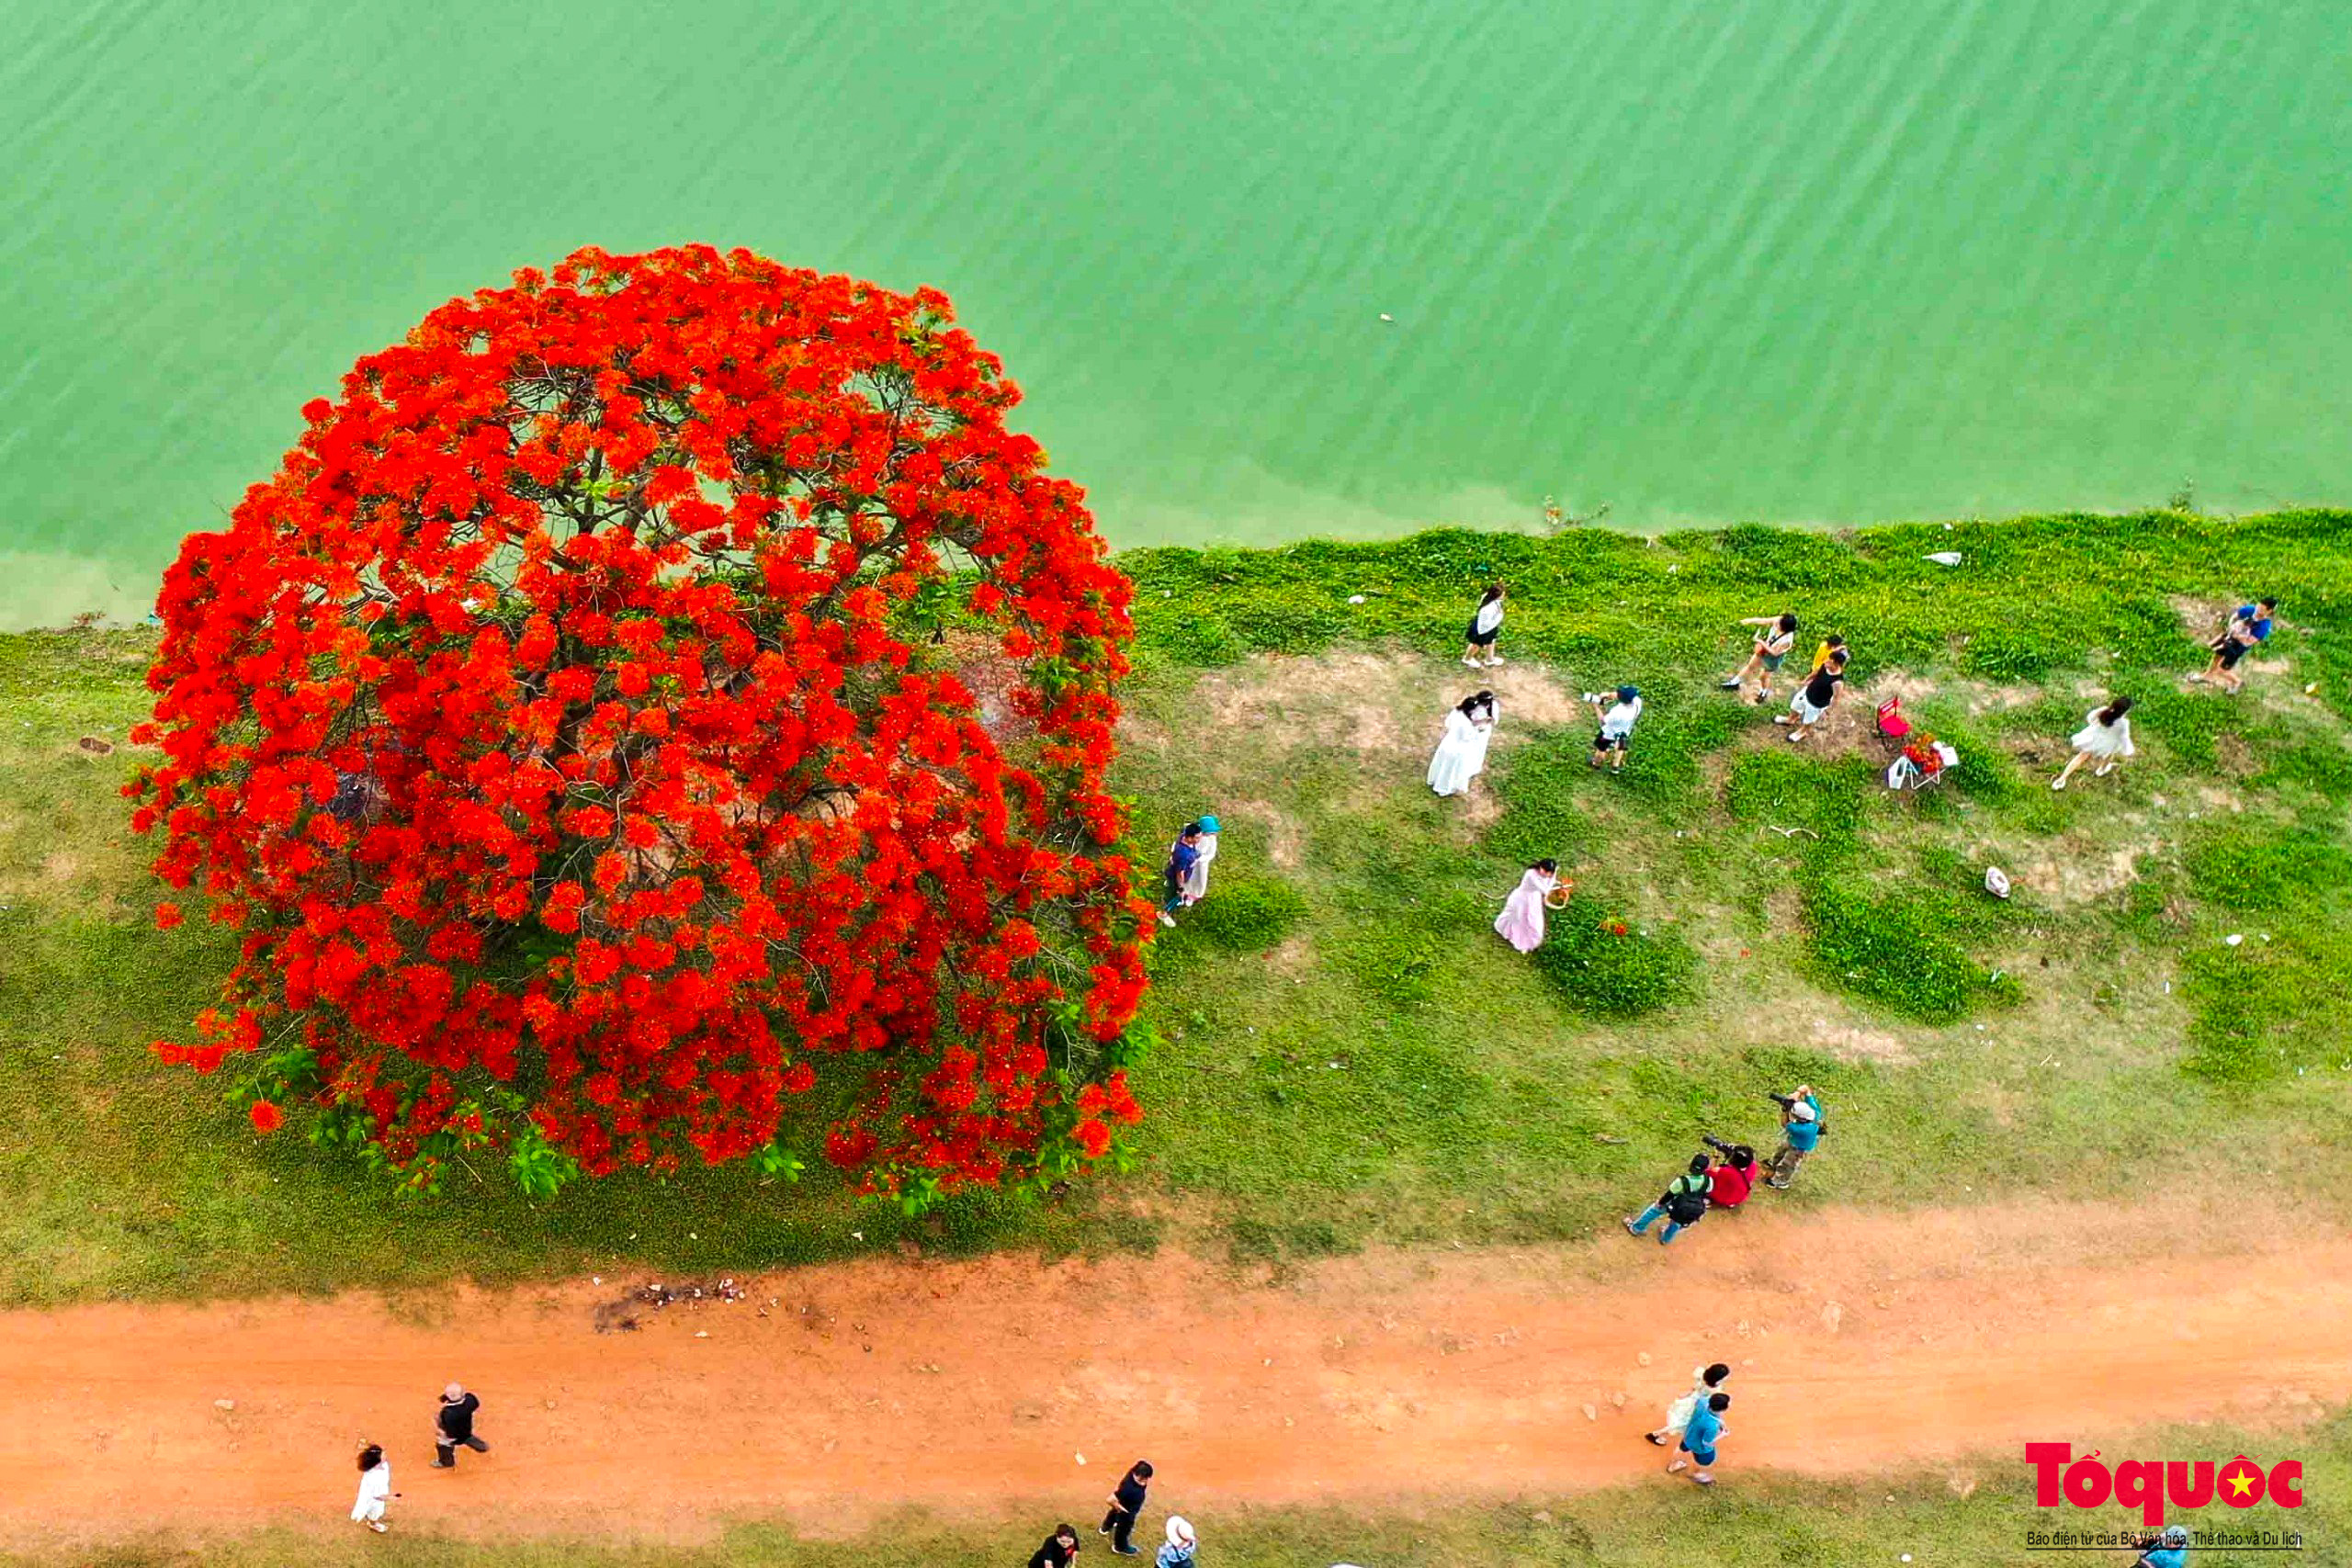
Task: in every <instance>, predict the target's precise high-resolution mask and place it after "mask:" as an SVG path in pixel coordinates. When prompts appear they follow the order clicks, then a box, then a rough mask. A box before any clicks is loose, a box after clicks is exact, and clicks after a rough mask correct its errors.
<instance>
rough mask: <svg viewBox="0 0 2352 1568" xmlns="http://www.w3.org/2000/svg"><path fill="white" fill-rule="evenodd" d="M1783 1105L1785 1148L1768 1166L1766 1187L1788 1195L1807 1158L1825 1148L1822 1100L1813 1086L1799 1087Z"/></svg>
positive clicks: (1778, 1097) (1782, 1096)
mask: <svg viewBox="0 0 2352 1568" xmlns="http://www.w3.org/2000/svg"><path fill="white" fill-rule="evenodd" d="M1772 1098H1773V1099H1774V1100H1779V1101H1780V1102H1781V1146H1780V1148H1779V1149H1777V1150H1776V1151H1774V1153H1773V1155H1772V1157H1771V1158H1770V1159H1768V1160H1766V1161H1765V1162H1764V1185H1766V1186H1767V1187H1770V1188H1774V1189H1777V1190H1780V1191H1782V1192H1785V1191H1787V1190H1789V1183H1790V1182H1792V1181H1793V1180H1795V1179H1796V1174H1797V1167H1799V1166H1801V1165H1803V1164H1804V1157H1805V1156H1807V1155H1809V1154H1811V1153H1813V1151H1814V1150H1815V1149H1816V1148H1819V1147H1820V1146H1821V1100H1820V1097H1819V1096H1817V1095H1815V1093H1814V1092H1813V1086H1812V1085H1811V1084H1803V1083H1801V1084H1799V1085H1797V1087H1796V1088H1795V1089H1794V1090H1792V1092H1790V1093H1788V1094H1776V1095H1774V1096H1773V1097H1772Z"/></svg>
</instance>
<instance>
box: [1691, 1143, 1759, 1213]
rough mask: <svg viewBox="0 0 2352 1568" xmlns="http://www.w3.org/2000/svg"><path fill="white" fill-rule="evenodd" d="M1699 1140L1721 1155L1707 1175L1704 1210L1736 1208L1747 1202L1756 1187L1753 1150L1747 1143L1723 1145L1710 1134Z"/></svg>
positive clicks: (1754, 1153)
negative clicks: (1705, 1208)
mask: <svg viewBox="0 0 2352 1568" xmlns="http://www.w3.org/2000/svg"><path fill="white" fill-rule="evenodd" d="M1699 1141H1700V1142H1701V1143H1702V1144H1704V1145H1707V1146H1708V1147H1709V1148H1711V1149H1713V1150H1714V1151H1715V1152H1716V1153H1717V1154H1719V1155H1721V1156H1724V1157H1723V1158H1722V1159H1721V1160H1719V1161H1718V1162H1716V1165H1715V1168H1713V1170H1710V1171H1709V1172H1707V1181H1708V1187H1707V1207H1709V1208H1711V1209H1736V1208H1738V1207H1739V1206H1740V1205H1741V1204H1742V1203H1745V1202H1747V1195H1748V1193H1749V1192H1751V1191H1753V1190H1755V1186H1756V1151H1755V1150H1754V1149H1751V1148H1749V1147H1748V1146H1747V1145H1746V1144H1726V1143H1724V1141H1723V1140H1722V1139H1721V1138H1718V1137H1716V1136H1714V1135H1713V1134H1707V1135H1706V1136H1704V1137H1702V1138H1701V1139H1700V1140H1699Z"/></svg>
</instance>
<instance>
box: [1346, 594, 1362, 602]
mask: <svg viewBox="0 0 2352 1568" xmlns="http://www.w3.org/2000/svg"><path fill="white" fill-rule="evenodd" d="M1348 603H1349V604H1363V594H1361V593H1351V594H1349V595H1348Z"/></svg>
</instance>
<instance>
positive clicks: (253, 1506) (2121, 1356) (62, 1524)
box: [0, 1173, 2352, 1544]
mask: <svg viewBox="0 0 2352 1568" xmlns="http://www.w3.org/2000/svg"><path fill="white" fill-rule="evenodd" d="M1809 1174H1810V1173H1809ZM2189 1204H2190V1201H2188V1200H2183V1201H2175V1202H2171V1203H2169V1204H2165V1205H2159V1206H2154V1207H2140V1208H2129V1207H2113V1206H2098V1207H2086V1208H2069V1207H2060V1206H2051V1205H2032V1206H2017V1207H1986V1208H1982V1209H1973V1210H1951V1211H1938V1212H1930V1213H1925V1214H1921V1215H1915V1216H1912V1217H1910V1218H1907V1219H1905V1218H1896V1217H1887V1216H1881V1215H1873V1214H1865V1213H1838V1212H1828V1213H1824V1212H1818V1211H1816V1212H1814V1213H1808V1214H1804V1215H1796V1214H1792V1213H1790V1212H1788V1211H1786V1210H1782V1211H1781V1212H1779V1213H1773V1212H1770V1211H1769V1210H1768V1211H1767V1212H1761V1213H1747V1214H1740V1215H1731V1216H1719V1217H1717V1218H1714V1219H1711V1220H1710V1221H1709V1222H1708V1223H1707V1224H1705V1225H1703V1226H1702V1227H1701V1228H1699V1229H1698V1230H1695V1231H1693V1232H1691V1234H1689V1235H1686V1236H1684V1237H1683V1238H1682V1239H1681V1240H1679V1241H1678V1242H1677V1243H1676V1244H1675V1246H1674V1247H1671V1248H1666V1249H1662V1248H1659V1247H1656V1246H1654V1245H1652V1244H1649V1243H1646V1242H1643V1243H1635V1242H1634V1241H1631V1240H1629V1239H1627V1238H1625V1237H1624V1236H1623V1235H1612V1236H1611V1237H1609V1238H1608V1239H1606V1240H1600V1241H1594V1242H1589V1243H1585V1244H1580V1245H1577V1246H1570V1247H1555V1248H1528V1249H1520V1250H1515V1251H1510V1252H1469V1251H1453V1252H1442V1253H1436V1254H1400V1253H1385V1254H1378V1255H1374V1256H1370V1257H1365V1258H1351V1259H1345V1260H1340V1261H1335V1262H1332V1263H1329V1264H1328V1265H1325V1266H1321V1267H1318V1268H1316V1269H1308V1270H1305V1271H1303V1272H1300V1273H1297V1274H1294V1275H1291V1276H1287V1277H1285V1278H1284V1279H1283V1280H1281V1281H1280V1282H1278V1283H1269V1282H1265V1281H1263V1280H1243V1279H1238V1278H1235V1277H1233V1276H1231V1275H1229V1274H1227V1273H1226V1272H1225V1271H1223V1270H1220V1269H1213V1268H1209V1267H1205V1266H1201V1265H1196V1264H1193V1263H1192V1262H1189V1261H1188V1260H1186V1259H1184V1258H1178V1257H1171V1256H1166V1255H1163V1256H1161V1257H1159V1258H1156V1259H1150V1260H1141V1259H1133V1258H1121V1259H1116V1260H1112V1261H1107V1262H1103V1263H1099V1264H1088V1263H1066V1264H1057V1265H1053V1266H1050V1267H1045V1266H1041V1265H1040V1264H1039V1263H1038V1262H1037V1261H1036V1260H1035V1259H1034V1258H991V1259H989V1260H985V1261H980V1262H972V1263H963V1262H956V1263H931V1262H922V1261H916V1262H907V1261H903V1260H899V1259H896V1258H894V1259H892V1260H890V1261H888V1262H873V1263H867V1264H861V1265H851V1266H845V1267H839V1268H826V1269H809V1270H804V1271H800V1272H797V1273H792V1274H789V1275H781V1276H777V1277H775V1278H774V1279H771V1280H763V1281H755V1282H751V1281H747V1282H746V1283H747V1285H748V1287H749V1295H748V1298H747V1299H746V1300H744V1301H742V1302H741V1303H718V1302H707V1303H703V1304H700V1305H677V1306H671V1307H669V1308H666V1309H664V1310H661V1311H658V1312H657V1311H652V1310H650V1309H647V1308H643V1307H639V1306H632V1305H630V1304H629V1303H628V1300H627V1292H625V1291H624V1290H623V1289H622V1288H621V1287H622V1286H623V1284H624V1281H621V1280H611V1279H608V1280H605V1281H604V1282H603V1283H602V1284H601V1285H599V1284H594V1283H590V1282H586V1281H582V1282H579V1283H576V1284H571V1285H567V1286H563V1287H560V1288H550V1289H546V1290H540V1291H532V1292H520V1293H516V1294H513V1295H503V1296H483V1295H479V1294H474V1293H471V1292H464V1291H453V1292H449V1293H447V1294H446V1295H436V1296H432V1297H428V1298H403V1299H401V1300H398V1301H394V1302H390V1303H388V1302H386V1301H384V1300H381V1299H378V1298H374V1297H347V1298H339V1299H333V1300H319V1301H296V1300H275V1301H264V1302H256V1303H232V1304H222V1305H216V1306H207V1307H169V1306H145V1307H131V1306H98V1307H90V1308H84V1309H78V1310H73V1311H66V1312H60V1313H52V1314H40V1313H17V1314H6V1315H5V1316H0V1417H5V1418H0V1540H5V1541H8V1542H12V1543H18V1544H22V1543H28V1542H30V1541H33V1540H44V1539H51V1538H54V1537H56V1536H58V1535H60V1534H62V1535H65V1536H67V1537H70V1538H92V1537H97V1536H103V1535H106V1534H108V1533H113V1532H128V1531H130V1530H133V1529H138V1528H140V1527H141V1526H142V1525H149V1524H152V1523H153V1522H154V1521H157V1520H159V1519H163V1518H167V1517H168V1518H170V1519H173V1520H175V1521H176V1522H178V1523H179V1524H181V1525H183V1526H192V1527H195V1528H198V1529H214V1530H220V1529H243V1528H248V1527H252V1526H255V1525H258V1524H260V1523H263V1522H265V1521H266V1520H269V1519H272V1518H275V1517H280V1516H287V1515H292V1516H299V1517H309V1518H311V1519H316V1520H318V1521H320V1522H321V1526H322V1528H327V1527H329V1526H339V1528H345V1529H347V1528H348V1526H345V1525H340V1518H341V1511H342V1510H343V1509H344V1508H345V1507H346V1506H348V1502H349V1496H350V1493H351V1491H352V1483H353V1478H354V1472H353V1468H352V1462H351V1458H350V1456H351V1453H352V1451H353V1450H354V1448H355V1447H356V1444H357V1443H358V1442H359V1441H360V1440H361V1439H362V1438H373V1439H375V1440H378V1441H381V1442H384V1443H386V1444H387V1445H388V1446H389V1448H390V1450H391V1453H392V1455H393V1461H394V1474H395V1479H396V1483H397V1485H398V1486H399V1488H400V1490H401V1492H402V1493H403V1494H404V1496H403V1497H402V1498H401V1500H400V1501H399V1502H398V1503H397V1504H396V1505H395V1508H396V1510H397V1515H396V1517H398V1518H400V1519H401V1520H403V1521H405V1522H407V1523H409V1524H412V1525H416V1526H427V1527H431V1528H435V1529H450V1530H463V1531H476V1532H488V1533H501V1532H515V1531H531V1530H534V1529H548V1530H560V1531H578V1530H581V1529H591V1528H605V1529H616V1530H620V1531H627V1532H635V1533H640V1534H659V1535H669V1536H672V1537H691V1536H694V1535H695V1534H698V1533H701V1532H703V1531H705V1530H707V1529H709V1528H711V1526H712V1525H713V1524H714V1523H715V1522H716V1521H717V1520H718V1519H719V1518H721V1517H727V1516H730V1515H742V1514H785V1515H789V1516H792V1517H795V1518H797V1520H798V1521H800V1522H801V1523H802V1524H803V1525H804V1527H806V1528H809V1529H818V1530H824V1531H842V1530H846V1529H854V1528H855V1527H857V1526H858V1525H860V1524H861V1523H863V1522H866V1521H870V1520H871V1519H872V1518H874V1517H876V1515H878V1514H880V1513H882V1512H885V1511H887V1510H890V1509H895V1508H898V1507H900V1506H905V1505H909V1504H914V1505H928V1506H940V1507H951V1508H963V1509H980V1510H984V1511H988V1512H991V1513H994V1512H998V1511H1002V1510H1014V1509H1019V1510H1024V1511H1031V1512H1035V1515H1036V1517H1039V1518H1041V1519H1044V1518H1047V1517H1048V1516H1051V1517H1073V1518H1075V1517H1080V1516H1081V1515H1085V1514H1086V1513H1087V1512H1088V1510H1089V1509H1090V1508H1092V1507H1096V1506H1099V1504H1098V1501H1097V1500H1098V1499H1099V1498H1100V1497H1101V1496H1102V1495H1103V1493H1104V1492H1105V1491H1107V1490H1108V1489H1109V1487H1110V1485H1111V1484H1112V1483H1113V1482H1114V1480H1115V1479H1116V1475H1117V1472H1118V1471H1119V1470H1120V1469H1121V1468H1122V1467H1123V1466H1124V1465H1125V1463H1126V1462H1128V1461H1131V1460H1133V1459H1135V1458H1136V1457H1137V1456H1138V1455H1143V1456H1148V1457H1149V1458H1150V1459H1151V1460H1152V1461H1154V1462H1155V1463H1156V1464H1157V1465H1158V1466H1159V1472H1160V1481H1159V1483H1158V1484H1157V1485H1156V1486H1155V1487H1154V1489H1153V1494H1152V1495H1153V1501H1154V1504H1155V1506H1157V1507H1161V1508H1165V1507H1186V1508H1192V1509H1198V1510H1210V1509H1214V1508H1215V1507H1216V1506H1218V1505H1220V1504H1224V1503H1232V1502H1235V1501H1241V1500H1247V1501H1251V1502H1261V1503H1280V1502H1289V1501H1303V1500H1341V1499H1363V1500H1366V1501H1373V1500H1378V1501H1381V1502H1384V1503H1394V1502H1397V1501H1398V1500H1400V1499H1406V1500H1409V1499H1411V1498H1413V1497H1415V1496H1419V1495H1432V1494H1442V1495H1446V1496H1449V1497H1456V1498H1458V1497H1461V1496H1464V1495H1478V1494H1508V1493H1514V1492H1533V1491H1558V1490H1566V1489H1574V1488H1579V1487H1587V1486H1596V1485H1603V1484H1610V1483H1622V1482H1625V1481H1629V1480H1634V1479H1636V1478H1640V1477H1643V1476H1645V1475H1647V1474H1650V1473H1652V1472H1654V1470H1655V1468H1656V1466H1657V1464H1658V1463H1659V1461H1660V1460H1661V1458H1662V1456H1661V1455H1659V1454H1658V1453H1657V1451H1656V1450H1652V1449H1650V1448H1649V1447H1648V1446H1647V1445H1645V1444H1644V1443H1643V1442H1642V1441H1641V1438H1640V1433H1641V1431H1642V1430H1643V1428H1644V1427H1646V1426H1649V1425H1651V1424H1652V1423H1653V1422H1654V1421H1655V1419H1656V1418H1657V1412H1658V1411H1659V1410H1660V1409H1661V1408H1662V1407H1663V1406H1664V1405H1665V1404H1666V1403H1667V1402H1668V1400H1669V1399H1670V1398H1671V1397H1672V1396H1673V1395H1674V1394H1675V1393H1678V1392H1679V1390H1680V1388H1681V1387H1682V1386H1684V1384H1685V1382H1686V1380H1687V1377H1688V1374H1689V1370H1690V1369H1691V1367H1692V1366H1693V1365H1695V1364H1698V1363H1701V1362H1703V1361H1707V1360H1710V1359H1724V1360H1727V1361H1730V1362H1731V1363H1733V1365H1734V1366H1735V1367H1736V1368H1737V1369H1738V1371H1737V1376H1736V1379H1735V1381H1734V1382H1733V1384H1732V1389H1733V1392H1734V1393H1735V1395H1736V1403H1735V1404H1734V1407H1733V1410H1732V1412H1731V1416H1730V1435H1729V1437H1728V1438H1727V1439H1726V1442H1725V1447H1724V1461H1723V1472H1724V1476H1725V1478H1726V1480H1727V1481H1728V1482H1731V1483H1735V1484H1736V1480H1737V1478H1738V1476H1739V1474H1740V1472H1743V1471H1747V1470H1751V1469H1754V1468H1758V1467H1767V1466H1769V1467H1776V1468H1780V1469H1784V1470H1792V1471H1801V1472H1814V1473H1821V1474H1835V1473H1838V1472H1863V1471H1870V1470H1874V1469H1883V1468H1886V1467H1890V1466H1894V1465H1898V1464H1903V1463H1907V1462H1917V1461H1938V1460H1942V1459H1946V1458H1951V1457H1954V1456H1963V1455H1967V1454H1970V1453H1987V1452H1989V1453H1991V1454H1992V1455H1993V1456H1994V1457H1995V1458H1996V1460H1997V1459H1999V1458H2001V1457H2003V1456H2005V1455H2007V1454H2008V1453H2011V1452H2014V1450H2016V1449H2017V1447H2018V1445H2019V1444H2021V1443H2022V1442H2024V1441H2026V1440H2028V1439H2035V1438H2051V1439H2056V1438H2064V1439H2068V1440H2071V1441H2074V1442H2075V1444H2076V1445H2077V1447H2078V1448H2088V1447H2092V1446H2096V1445H2098V1444H2101V1443H2105V1444H2107V1445H2108V1446H2109V1450H2110V1451H2112V1450H2113V1449H2114V1447H2115V1444H2116V1439H2117V1438H2118V1437H2119V1436H2120V1434H2121V1433H2123V1432H2124V1431H2125V1430H2126V1429H2128V1428H2129V1427H2132V1426H2134V1425H2138V1424H2143V1423H2149V1422H2173V1421H2183V1420H2198V1419H2205V1418H2225V1419H2228V1420H2231V1421H2233V1422H2245V1423H2248V1424H2251V1425H2256V1426H2264V1427H2268V1426H2285V1425H2292V1424H2295V1423H2298V1422H2300V1421H2302V1420H2305V1419H2308V1418H2310V1417H2312V1416H2315V1415H2316V1414H2318V1412H2319V1407H2320V1406H2322V1405H2324V1404H2333V1403H2336V1402H2341V1401H2343V1400H2345V1399H2346V1397H2347V1396H2352V1237H2347V1236H2341V1235H2337V1236H2323V1235H2314V1234H2312V1232H2310V1231H2304V1232H2302V1233H2301V1234H2300V1235H2297V1236H2295V1237H2293V1238H2289V1237H2287V1236H2284V1235H2280V1234H2279V1233H2278V1230H2277V1228H2276V1227H2264V1228H2261V1229H2258V1230H2257V1231H2256V1234H2254V1235H2250V1236H2241V1235H2233V1234H2232V1228H2231V1226H2232V1221H2231V1217H2230V1213H2231V1212H2230V1209H2229V1207H2228V1206H2227V1205H2225V1204H2222V1203H2219V1202H2211V1201H2210V1200H2209V1201H2208V1204H2209V1206H2201V1207H2192V1206H2189ZM2290 1240H2292V1241H2293V1242H2296V1243H2299V1244H2300V1245H2298V1246H2295V1247H2292V1248H2291V1249H2290ZM626 1283H627V1284H629V1285H641V1284H643V1283H645V1281H644V1280H642V1279H639V1280H629V1281H627V1282H626ZM664 1283H673V1282H672V1281H664ZM628 1317H634V1318H635V1319H636V1320H637V1321H638V1322H639V1327H638V1328H636V1329H635V1330H633V1331H628V1330H623V1329H621V1328H618V1327H617V1326H615V1325H616V1323H617V1322H618V1321H619V1320H620V1319H623V1318H628ZM599 1322H602V1323H604V1324H605V1325H606V1326H605V1332H602V1333H600V1332H599V1331H598V1328H597V1325H598V1323H599ZM451 1377H458V1378H462V1379H464V1380H465V1381H466V1382H469V1384H471V1385H472V1386H473V1387H475V1388H476V1389H478V1390H479V1391H480V1392H481V1395H482V1398H483V1400H484V1410H483V1415H482V1418H481V1432H482V1434H483V1436H485V1437H486V1438H488V1439H489V1440H490V1441H491V1442H492V1444H493V1445H494V1451H493V1452H492V1453H491V1454H490V1455H489V1456H488V1457H486V1458H481V1457H477V1456H474V1455H471V1454H468V1455H466V1456H465V1459H464V1463H463V1465H462V1467H461V1468H460V1469H459V1470H458V1472H456V1473H454V1474H451V1473H446V1472H435V1471H432V1470H429V1469H427V1468H426V1462H425V1461H427V1460H428V1459H429V1458H430V1450H429V1447H428V1444H429V1432H428V1422H429V1418H430V1416H431V1414H432V1410H433V1404H434V1395H435V1391H436V1390H437V1389H438V1388H439V1386H440V1385H441V1383H442V1382H445V1381H446V1380H447V1379H449V1378H451ZM1621 1399H1622V1402H1623V1408H1622V1409H1621V1408H1620V1401H1621ZM222 1400H228V1401H232V1402H233V1405H234V1407H233V1408H225V1407H222V1406H221V1405H220V1404H219V1403H218V1402H220V1401H222ZM1657 1484H1666V1483H1665V1482H1664V1481H1663V1479H1662V1478H1661V1479H1659V1480H1658V1481H1657Z"/></svg>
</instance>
